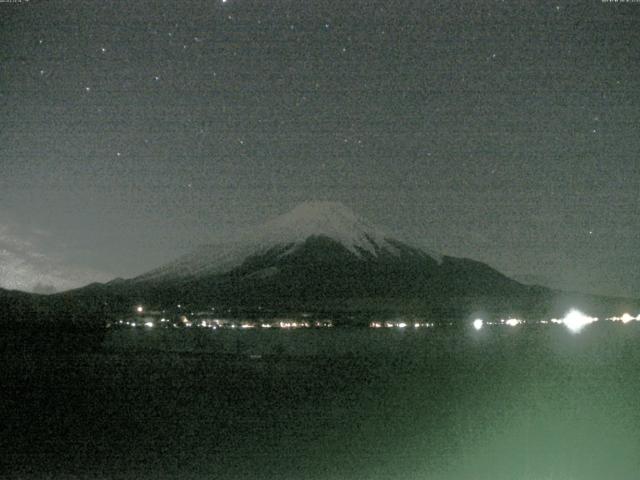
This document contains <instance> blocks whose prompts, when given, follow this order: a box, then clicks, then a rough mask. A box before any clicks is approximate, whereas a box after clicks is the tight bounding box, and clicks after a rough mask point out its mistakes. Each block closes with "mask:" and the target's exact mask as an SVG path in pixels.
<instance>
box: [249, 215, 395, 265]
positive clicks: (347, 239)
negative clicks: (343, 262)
mask: <svg viewBox="0 0 640 480" xmlns="http://www.w3.org/2000/svg"><path fill="white" fill-rule="evenodd" d="M313 236H324V237H328V238H331V239H332V240H335V241H336V242H338V243H340V244H341V245H343V246H344V247H346V248H347V249H348V250H349V251H351V252H352V253H354V254H356V255H358V256H360V252H361V250H364V251H367V252H369V253H371V254H373V255H375V254H376V250H377V249H378V248H386V249H388V250H391V251H392V252H393V251H395V250H396V249H395V247H393V245H391V244H390V243H388V242H387V240H386V239H387V238H388V237H389V235H387V234H386V233H385V232H383V231H382V230H381V229H380V228H378V227H376V226H375V225H373V224H371V223H369V222H367V221H366V220H363V219H361V218H359V217H358V216H356V214H355V213H353V212H352V211H351V210H350V209H349V208H347V207H345V206H344V205H343V204H341V203H338V202H305V203H302V204H300V205H298V206H297V207H295V208H294V209H293V210H291V211H290V212H288V213H285V214H284V215H281V216H279V217H277V218H275V219H273V220H270V221H269V222H267V223H266V224H264V225H263V226H262V227H260V229H259V232H258V235H257V239H258V241H259V243H260V244H263V245H277V244H291V243H294V244H298V243H301V242H304V241H305V240H307V239H308V238H309V237H313ZM374 242H375V244H374Z"/></svg>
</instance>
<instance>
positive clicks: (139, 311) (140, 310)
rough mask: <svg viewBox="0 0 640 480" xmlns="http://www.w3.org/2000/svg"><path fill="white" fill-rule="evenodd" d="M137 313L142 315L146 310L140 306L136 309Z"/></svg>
mask: <svg viewBox="0 0 640 480" xmlns="http://www.w3.org/2000/svg"><path fill="white" fill-rule="evenodd" d="M136 312H138V313H142V312H144V308H143V307H142V305H138V306H137V307H136Z"/></svg>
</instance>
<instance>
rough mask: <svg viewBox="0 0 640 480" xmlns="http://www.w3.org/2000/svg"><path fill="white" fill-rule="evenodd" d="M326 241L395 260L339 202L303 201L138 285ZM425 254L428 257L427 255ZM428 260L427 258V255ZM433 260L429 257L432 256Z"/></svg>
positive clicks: (383, 241) (392, 249)
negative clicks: (315, 240) (314, 239)
mask: <svg viewBox="0 0 640 480" xmlns="http://www.w3.org/2000/svg"><path fill="white" fill-rule="evenodd" d="M321 236H322V237H328V238H330V239H332V240H334V241H336V242H338V243H339V244H341V245H342V246H343V247H345V248H346V249H347V250H349V251H350V252H352V253H353V254H354V255H356V256H358V257H361V256H362V252H368V253H370V254H371V255H373V256H377V254H378V251H380V250H385V251H386V252H387V253H391V254H393V255H399V254H400V253H399V251H398V248H397V246H395V245H394V243H395V244H396V245H397V243H398V241H397V240H394V239H393V238H392V237H391V236H390V235H388V234H387V233H386V232H384V231H383V230H381V229H380V228H379V227H377V226H375V225H374V224H372V223H369V222H368V221H366V220H364V219H362V218H360V217H358V216H357V215H356V214H355V213H353V212H352V211H351V210H350V209H349V208H347V207H345V206H344V205H343V204H341V203H338V202H305V203H302V204H300V205H298V206H297V207H295V208H294V209H293V210H291V211H290V212H288V213H285V214H283V215H280V216H279V217H276V218H274V219H272V220H269V221H267V222H266V223H264V224H263V225H261V226H258V227H257V228H253V229H250V230H248V231H245V232H244V233H242V234H240V235H239V236H238V238H237V239H236V240H235V241H233V242H232V243H228V244H213V245H206V246H203V247H200V248H199V249H197V250H196V251H194V252H192V253H189V254H187V255H184V256H182V257H180V258H178V259H177V260H175V261H173V262H171V263H169V264H167V265H165V266H163V267H160V268H158V269H155V270H152V271H151V272H149V273H146V274H143V275H141V276H140V277H137V279H136V280H140V281H145V280H162V279H165V278H171V277H186V276H199V275H209V274H218V273H224V272H228V271H230V270H232V269H233V268H235V267H238V266H240V265H241V264H242V263H243V262H244V260H245V259H246V258H247V257H249V256H251V255H256V254H261V253H264V252H267V251H268V250H270V249H272V248H275V247H287V250H286V252H285V253H283V255H287V254H289V253H291V252H292V251H294V250H295V249H296V248H297V247H299V246H300V245H302V244H303V243H304V242H305V241H306V240H307V239H308V238H310V237H321ZM425 253H426V252H425ZM429 255H431V254H429ZM432 256H433V255H432Z"/></svg>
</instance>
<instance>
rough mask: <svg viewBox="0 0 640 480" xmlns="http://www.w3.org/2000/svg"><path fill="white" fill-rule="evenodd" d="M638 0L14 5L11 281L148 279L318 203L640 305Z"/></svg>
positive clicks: (7, 257)
mask: <svg viewBox="0 0 640 480" xmlns="http://www.w3.org/2000/svg"><path fill="white" fill-rule="evenodd" d="M639 32H640V3H627V4H620V3H607V2H604V3H603V2H600V1H587V0H581V1H575V2H564V1H560V2H532V1H482V2H471V1H462V2H452V1H448V0H447V1H440V2H432V1H428V0H419V1H414V0H405V1H400V0H387V1H377V0H359V1H351V2H349V1H347V2H345V1H334V0H313V1H312V0H309V1H300V0H270V1H268V0H262V1H257V0H227V1H222V0H218V1H213V0H209V1H184V0H181V1H180V2H175V1H172V2H161V1H156V0H153V1H144V0H129V1H126V2H125V1H103V0H96V1H78V0H73V1H55V0H50V1H41V2H40V1H29V2H26V1H23V2H20V3H7V2H3V3H0V286H3V287H5V288H18V289H25V290H34V289H35V290H38V291H51V290H52V289H54V288H55V289H56V290H61V289H65V288H69V287H72V286H79V285H83V284H86V283H88V282H91V281H105V280H109V279H111V278H114V277H117V276H120V277H130V276H134V275H136V274H139V273H142V272H144V271H146V270H149V269H151V268H154V267H156V266H158V265H160V264H162V263H165V262H167V261H168V260H171V259H173V258H175V257H176V256H178V255H180V254H182V253H184V252H186V251H188V250H190V249H191V248H193V247H195V246H197V245H200V244H203V243H208V242H210V241H212V240H216V239H221V238H232V236H233V232H236V231H237V230H238V229H242V228H245V227H247V226H251V225H254V224H258V223H262V222H263V221H264V220H266V219H268V218H271V217H273V216H276V215H278V214H281V213H284V212H286V211H288V210H289V209H291V208H293V207H294V206H295V205H296V204H298V203H300V202H302V201H308V200H335V201H340V202H343V203H344V204H345V205H347V206H348V207H350V208H352V209H353V210H354V211H356V212H357V213H359V214H360V215H362V216H363V217H365V218H367V219H369V220H371V221H373V222H375V223H378V224H380V225H382V226H384V227H385V228H386V229H388V230H391V231H395V232H397V233H398V235H399V236H400V237H402V238H405V239H408V240H410V241H413V242H414V243H418V244H421V245H425V246H428V247H431V248H435V249H437V250H440V251H442V252H443V253H446V254H450V255H455V256H466V257H471V258H475V259H478V260H481V261H485V262H487V263H489V264H490V265H492V266H494V267H496V268H498V269H499V270H501V271H503V272H504V273H506V274H509V275H512V276H514V277H515V278H518V279H526V280H532V281H537V282H542V283H546V284H548V285H551V286H559V287H563V288H566V289H570V290H582V291H589V292H598V293H603V294H615V295H626V296H636V297H637V296H639V295H638V292H640V248H638V247H639V246H640V238H639V236H640V235H639V232H640V157H639V153H640V129H639V126H640V33H639Z"/></svg>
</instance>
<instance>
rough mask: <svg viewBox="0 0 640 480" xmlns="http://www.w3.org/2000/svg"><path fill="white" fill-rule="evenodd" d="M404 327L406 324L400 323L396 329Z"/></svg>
mask: <svg viewBox="0 0 640 480" xmlns="http://www.w3.org/2000/svg"><path fill="white" fill-rule="evenodd" d="M406 326H407V324H406V323H404V322H400V323H399V324H398V328H405V327H406Z"/></svg>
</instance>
